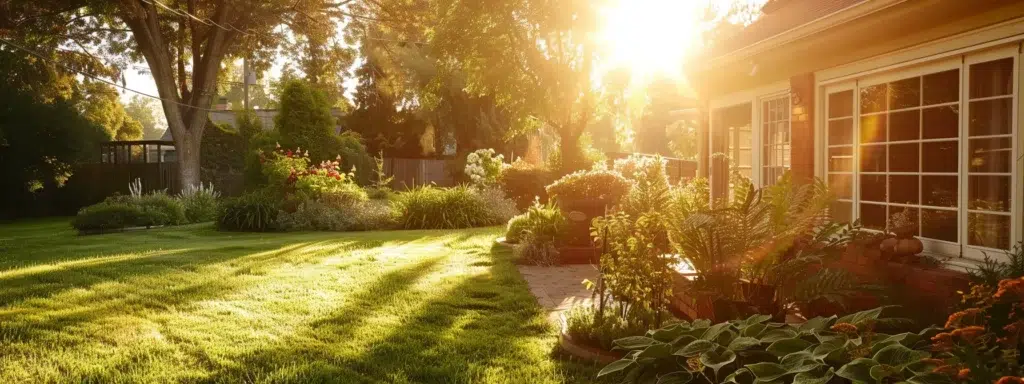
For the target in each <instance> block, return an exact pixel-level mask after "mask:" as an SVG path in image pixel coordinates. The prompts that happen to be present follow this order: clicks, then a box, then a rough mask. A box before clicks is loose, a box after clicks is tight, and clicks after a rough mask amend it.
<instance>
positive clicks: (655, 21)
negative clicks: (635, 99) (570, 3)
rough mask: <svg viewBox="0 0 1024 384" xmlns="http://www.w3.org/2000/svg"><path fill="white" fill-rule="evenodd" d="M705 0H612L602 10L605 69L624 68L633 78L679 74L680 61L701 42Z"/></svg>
mask: <svg viewBox="0 0 1024 384" xmlns="http://www.w3.org/2000/svg"><path fill="white" fill-rule="evenodd" d="M706 4H707V1H700V0H614V1H613V3H612V4H611V6H609V7H607V8H605V9H603V12H602V21H603V23H602V25H601V29H600V32H599V35H598V36H599V39H600V41H601V43H602V44H603V45H604V48H605V51H606V52H607V56H606V57H607V59H605V60H602V65H601V67H603V68H605V69H608V70H610V69H613V68H621V67H626V68H628V69H629V70H630V72H631V74H632V75H633V79H634V81H637V80H642V79H646V78H650V77H651V76H654V75H658V74H660V75H665V76H670V77H681V76H682V71H683V62H684V60H685V59H686V56H687V54H688V53H689V52H691V51H692V50H693V49H695V48H696V47H698V46H699V44H700V32H701V30H700V28H701V27H700V24H701V23H700V17H701V14H702V12H703V7H704V6H705V5H706Z"/></svg>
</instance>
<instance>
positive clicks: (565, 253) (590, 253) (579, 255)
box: [558, 246, 601, 265]
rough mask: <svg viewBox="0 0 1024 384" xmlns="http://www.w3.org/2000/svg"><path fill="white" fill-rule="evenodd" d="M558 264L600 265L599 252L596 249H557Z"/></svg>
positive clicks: (567, 247) (566, 247)
mask: <svg viewBox="0 0 1024 384" xmlns="http://www.w3.org/2000/svg"><path fill="white" fill-rule="evenodd" d="M558 262H559V263H560V264H566V265H575V264H595V265H596V264H600V263H601V250H600V249H598V248H597V247H573V246H563V247H559V248H558Z"/></svg>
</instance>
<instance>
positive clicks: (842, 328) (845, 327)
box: [831, 323, 857, 335]
mask: <svg viewBox="0 0 1024 384" xmlns="http://www.w3.org/2000/svg"><path fill="white" fill-rule="evenodd" d="M831 329H832V330H833V331H835V332H839V333H845V334H848V335H850V334H856V333H857V326H856V325H853V324H850V323H839V324H836V325H833V326H832V328H831Z"/></svg>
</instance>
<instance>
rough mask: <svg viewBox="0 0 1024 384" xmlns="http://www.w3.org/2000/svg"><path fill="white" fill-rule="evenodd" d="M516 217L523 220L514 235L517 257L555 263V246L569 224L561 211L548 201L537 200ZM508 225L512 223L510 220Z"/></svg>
mask: <svg viewBox="0 0 1024 384" xmlns="http://www.w3.org/2000/svg"><path fill="white" fill-rule="evenodd" d="M517 217H521V219H520V220H522V221H523V223H522V224H517V225H520V226H522V229H521V230H520V233H519V234H518V235H516V236H517V237H518V239H517V240H518V242H517V243H516V248H515V250H516V253H517V254H518V255H519V257H520V258H522V259H523V260H524V261H526V262H529V263H533V264H540V265H551V264H555V263H556V262H557V259H556V257H557V256H558V251H557V250H556V249H555V247H556V246H557V245H560V242H561V241H562V237H563V235H564V234H565V233H566V231H567V229H568V225H569V222H568V220H566V218H565V216H563V215H562V211H561V210H559V209H558V207H556V206H555V205H554V204H552V203H550V202H549V203H547V204H541V203H540V202H539V201H538V202H534V203H533V206H531V207H530V208H529V209H527V210H526V212H525V213H523V214H522V216H517ZM509 225H510V226H511V225H512V221H511V220H510V221H509ZM510 230H511V228H510ZM510 232H511V231H510ZM514 235H515V234H514Z"/></svg>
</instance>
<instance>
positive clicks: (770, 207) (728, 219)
mask: <svg viewBox="0 0 1024 384" xmlns="http://www.w3.org/2000/svg"><path fill="white" fill-rule="evenodd" d="M734 184H735V188H736V189H735V192H734V194H735V196H736V198H734V199H733V200H732V201H731V202H716V203H713V205H715V206H717V208H708V206H709V205H708V204H709V203H710V202H709V201H708V197H707V196H710V193H709V191H708V185H707V182H706V181H703V180H695V181H694V182H692V183H691V184H690V185H688V186H687V187H686V188H684V189H683V190H681V191H679V192H677V193H676V196H675V198H674V200H675V202H674V204H673V205H672V207H673V208H672V210H671V212H670V219H669V221H668V223H669V225H668V234H669V238H670V240H671V243H672V247H673V249H674V250H675V251H676V253H678V254H679V255H681V256H682V257H683V258H685V259H686V260H688V261H690V262H691V263H692V264H693V266H694V267H695V268H696V270H697V278H696V280H695V283H696V287H697V289H699V290H703V291H706V292H708V293H711V294H712V295H715V296H718V297H723V298H726V299H730V300H745V301H747V302H750V303H752V304H755V305H757V306H759V307H760V308H759V309H760V310H761V311H763V313H771V314H773V316H775V318H776V319H781V317H782V316H784V314H785V312H786V311H787V310H789V309H791V308H793V307H794V306H803V305H806V304H807V303H809V302H811V301H814V300H818V299H824V300H827V301H831V302H837V303H839V304H842V301H843V299H844V298H846V297H848V296H850V295H854V294H857V293H858V292H860V291H862V290H864V289H865V288H868V287H866V286H864V285H862V284H860V283H858V282H857V281H856V279H855V278H854V277H853V276H852V275H851V274H849V273H847V272H845V271H843V270H833V269H828V268H824V265H825V264H826V262H828V261H830V260H834V259H835V258H837V257H839V256H840V255H841V254H842V252H843V251H844V250H845V249H846V245H847V244H848V243H849V242H850V240H851V237H852V236H853V234H854V233H855V231H856V228H853V227H849V226H845V225H839V224H835V223H831V221H830V220H829V216H828V210H827V207H828V205H829V202H830V201H831V200H832V196H831V194H830V193H829V192H828V189H827V187H826V186H825V185H824V184H823V182H821V181H820V180H815V181H814V182H813V183H809V184H801V185H797V184H795V183H793V181H792V178H791V176H790V175H789V174H786V175H784V176H783V177H782V178H781V179H780V180H779V181H778V182H777V183H776V184H775V185H773V186H770V187H767V188H764V189H762V190H756V189H754V188H753V186H752V185H751V184H750V183H749V182H748V181H744V180H740V179H737V180H736V181H735V183H734ZM740 279H744V280H746V281H748V282H750V283H751V284H752V285H754V286H767V287H770V288H771V289H772V290H773V291H774V294H773V295H771V296H770V297H761V296H762V295H761V293H759V292H752V291H746V292H745V291H744V290H743V289H742V288H744V287H748V286H749V285H743V284H737V282H738V281H739V280H740ZM754 291H756V290H754Z"/></svg>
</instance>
